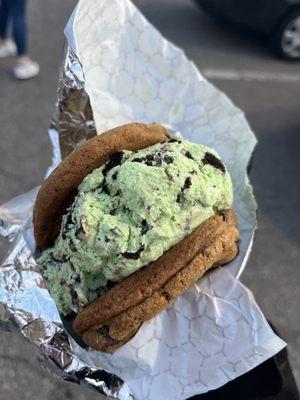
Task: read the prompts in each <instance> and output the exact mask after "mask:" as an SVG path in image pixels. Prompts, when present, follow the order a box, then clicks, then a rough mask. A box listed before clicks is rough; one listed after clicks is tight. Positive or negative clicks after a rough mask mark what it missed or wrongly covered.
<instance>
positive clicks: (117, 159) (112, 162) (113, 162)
mask: <svg viewBox="0 0 300 400" xmlns="http://www.w3.org/2000/svg"><path fill="white" fill-rule="evenodd" d="M123 155H124V151H117V152H116V153H114V154H113V155H112V156H111V157H110V159H109V160H108V161H106V163H105V165H104V168H103V171H102V174H103V175H104V176H105V175H106V174H107V173H108V171H110V170H111V169H112V168H114V167H116V166H117V165H120V164H121V163H122V159H123Z"/></svg>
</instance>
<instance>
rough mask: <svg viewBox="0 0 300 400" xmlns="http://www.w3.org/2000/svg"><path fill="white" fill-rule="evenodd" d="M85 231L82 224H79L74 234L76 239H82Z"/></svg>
mask: <svg viewBox="0 0 300 400" xmlns="http://www.w3.org/2000/svg"><path fill="white" fill-rule="evenodd" d="M84 235H85V232H84V230H83V228H82V226H80V227H79V228H78V229H77V231H76V232H75V236H76V238H77V239H78V240H82V239H83V238H84Z"/></svg>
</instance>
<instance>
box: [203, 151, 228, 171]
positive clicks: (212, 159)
mask: <svg viewBox="0 0 300 400" xmlns="http://www.w3.org/2000/svg"><path fill="white" fill-rule="evenodd" d="M202 162H203V164H204V165H205V164H209V165H211V166H212V167H214V168H216V169H219V170H220V171H222V172H223V174H224V173H225V167H224V164H223V163H222V161H221V160H219V159H218V158H217V157H216V156H214V155H213V154H211V153H205V156H204V158H203V160H202Z"/></svg>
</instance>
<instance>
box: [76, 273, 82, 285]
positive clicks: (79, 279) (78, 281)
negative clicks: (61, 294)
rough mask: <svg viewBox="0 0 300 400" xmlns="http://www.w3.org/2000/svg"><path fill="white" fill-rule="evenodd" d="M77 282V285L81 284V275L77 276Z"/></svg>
mask: <svg viewBox="0 0 300 400" xmlns="http://www.w3.org/2000/svg"><path fill="white" fill-rule="evenodd" d="M75 282H77V283H80V282H81V278H80V276H79V275H77V276H76V278H75Z"/></svg>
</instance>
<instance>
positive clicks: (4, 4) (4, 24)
mask: <svg viewBox="0 0 300 400" xmlns="http://www.w3.org/2000/svg"><path fill="white" fill-rule="evenodd" d="M8 2H9V0H0V41H1V42H2V41H4V40H6V39H7V35H8Z"/></svg>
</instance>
